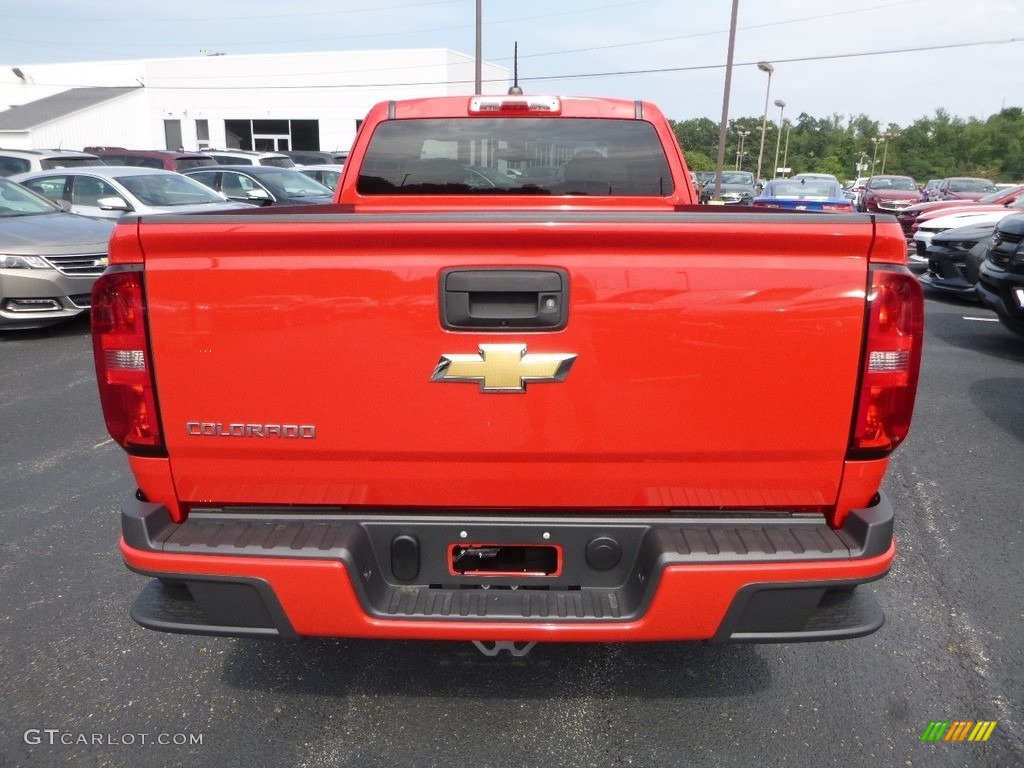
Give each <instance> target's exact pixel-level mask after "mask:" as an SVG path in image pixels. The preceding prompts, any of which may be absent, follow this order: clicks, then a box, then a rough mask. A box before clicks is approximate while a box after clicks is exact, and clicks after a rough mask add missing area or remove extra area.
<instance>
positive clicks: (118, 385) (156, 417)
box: [92, 268, 167, 456]
mask: <svg viewBox="0 0 1024 768" xmlns="http://www.w3.org/2000/svg"><path fill="white" fill-rule="evenodd" d="M143 297H144V293H143V284H142V272H140V271H136V270H133V269H122V270H117V269H116V268H115V271H108V272H105V273H104V274H103V275H102V276H101V277H100V278H99V280H97V281H96V284H95V285H94V286H93V290H92V345H93V356H94V358H95V363H96V380H97V382H98V383H99V390H100V405H101V406H102V407H103V418H104V419H105V420H106V422H107V431H108V432H110V436H111V437H113V438H114V440H115V441H116V442H117V443H118V444H119V445H120V446H121V447H122V448H124V449H125V450H126V451H128V453H131V454H135V455H139V456H166V455H167V452H166V449H165V447H164V442H163V435H162V433H161V431H160V413H159V410H158V408H157V403H156V390H155V386H154V380H153V366H152V360H151V358H150V351H149V342H148V339H147V337H146V322H145V311H144V302H143Z"/></svg>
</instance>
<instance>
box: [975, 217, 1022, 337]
mask: <svg viewBox="0 0 1024 768" xmlns="http://www.w3.org/2000/svg"><path fill="white" fill-rule="evenodd" d="M977 291H978V296H979V298H980V299H981V300H982V301H983V302H984V303H985V304H987V305H988V306H990V307H992V309H994V310H995V311H996V314H997V315H999V321H1000V322H1001V323H1002V324H1003V325H1004V326H1005V327H1007V328H1009V329H1010V330H1011V331H1013V332H1014V333H1017V334H1020V335H1021V336H1024V213H1014V214H1010V215H1009V216H1005V217H1003V218H1002V219H1001V220H1000V221H999V224H997V225H996V231H995V232H994V233H993V235H992V240H991V242H990V243H989V245H988V252H987V254H986V256H985V261H984V262H982V264H981V268H980V269H979V270H978V285H977Z"/></svg>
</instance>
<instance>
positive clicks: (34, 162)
mask: <svg viewBox="0 0 1024 768" xmlns="http://www.w3.org/2000/svg"><path fill="white" fill-rule="evenodd" d="M83 165H103V161H102V160H100V158H98V157H97V156H96V155H92V154H89V153H87V152H75V151H73V150H70V149H2V148H0V176H13V175H14V174H16V173H28V172H29V171H46V170H49V169H50V168H78V167H81V166H83Z"/></svg>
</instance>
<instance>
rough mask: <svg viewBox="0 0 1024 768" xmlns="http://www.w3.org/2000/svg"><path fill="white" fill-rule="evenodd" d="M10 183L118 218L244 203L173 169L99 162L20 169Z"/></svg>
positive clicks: (77, 209) (83, 212)
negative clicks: (51, 168)
mask: <svg viewBox="0 0 1024 768" xmlns="http://www.w3.org/2000/svg"><path fill="white" fill-rule="evenodd" d="M11 179H12V180H13V181H16V182H18V183H19V184H21V185H23V186H25V187H28V188H29V189H31V190H32V191H33V192H37V193H39V194H40V195H42V196H43V197H46V198H48V199H50V200H53V201H54V202H59V201H61V200H63V201H64V202H66V203H68V204H69V205H70V208H71V210H72V211H73V212H74V213H79V214H81V215H83V216H91V217H92V218H97V219H118V218H120V217H121V216H123V215H124V214H126V213H198V212H201V211H211V210H218V209H229V208H240V207H243V206H241V205H239V204H238V203H235V202H229V201H228V200H227V199H225V198H224V197H222V196H221V195H217V194H211V191H210V190H209V189H208V188H207V187H204V186H203V185H202V184H200V183H198V182H197V181H195V180H193V179H188V178H185V177H184V176H182V175H181V174H180V173H175V172H174V171H162V170H159V169H156V168H138V167H130V166H123V165H101V166H95V167H89V168H71V169H65V170H56V171H39V172H36V173H21V174H18V175H17V176H12V177H11Z"/></svg>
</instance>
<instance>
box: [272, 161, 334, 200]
mask: <svg viewBox="0 0 1024 768" xmlns="http://www.w3.org/2000/svg"><path fill="white" fill-rule="evenodd" d="M256 178H258V179H259V180H260V183H262V184H263V185H264V186H266V187H267V189H269V190H270V191H271V192H273V193H274V195H275V196H276V197H284V198H295V197H322V196H323V195H328V196H329V195H331V194H332V192H331V190H330V187H325V186H324V185H323V184H321V183H320V182H319V181H315V180H314V179H311V178H309V176H307V175H306V174H304V173H301V172H299V171H297V170H288V169H284V168H282V169H281V171H280V173H263V174H260V175H259V176H257V177H256Z"/></svg>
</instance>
